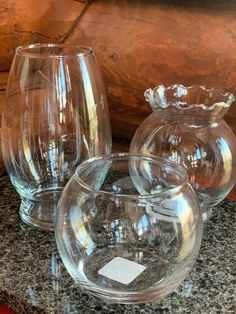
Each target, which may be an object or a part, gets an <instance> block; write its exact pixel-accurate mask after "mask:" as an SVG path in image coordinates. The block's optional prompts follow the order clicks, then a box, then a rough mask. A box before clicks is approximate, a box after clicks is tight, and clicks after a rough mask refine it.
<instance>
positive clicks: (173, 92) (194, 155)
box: [130, 85, 236, 221]
mask: <svg viewBox="0 0 236 314" xmlns="http://www.w3.org/2000/svg"><path fill="white" fill-rule="evenodd" d="M145 97H146V100H147V101H148V102H149V104H150V106H151V107H152V109H153V113H152V114H151V115H150V116H149V117H148V118H147V119H146V120H145V121H144V122H143V123H142V124H141V125H140V127H139V128H138V129H137V131H136V133H135V135H134V137H133V140H132V143H131V147H130V151H131V152H133V153H134V152H136V153H137V152H138V153H145V154H153V155H157V156H161V157H164V158H166V159H168V160H171V161H174V162H176V163H179V164H182V165H183V166H185V167H186V169H187V171H188V176H189V181H190V183H191V184H192V186H193V188H194V189H195V192H196V193H197V196H198V199H199V202H200V206H201V210H202V214H203V220H204V221H206V220H207V219H208V218H209V217H210V216H211V212H212V208H213V207H214V206H215V205H217V204H218V203H219V202H220V201H221V200H223V199H224V198H225V197H226V195H227V194H228V193H229V192H230V190H231V189H232V187H233V185H234V183H235V181H236V139H235V136H234V134H233V132H232V130H231V129H230V127H229V126H228V125H227V123H226V122H225V121H224V120H223V119H222V118H223V116H224V115H225V114H226V112H227V111H228V109H229V107H230V105H231V104H232V103H233V101H234V100H235V98H234V96H233V95H232V94H231V93H225V92H223V91H221V90H218V89H215V88H212V89H207V88H206V87H204V86H190V87H185V86H183V85H173V86H170V87H164V86H158V87H156V88H154V89H148V90H147V91H146V92H145Z"/></svg>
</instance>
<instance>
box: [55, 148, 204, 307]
mask: <svg viewBox="0 0 236 314" xmlns="http://www.w3.org/2000/svg"><path fill="white" fill-rule="evenodd" d="M55 235H56V240H57V245H58V249H59V252H60V255H61V258H62V260H63V262H64V264H65V266H66V268H67V270H68V272H69V273H70V275H71V276H72V277H73V278H74V280H75V281H76V282H77V283H78V284H79V285H80V286H82V287H83V288H85V289H87V290H88V291H90V293H92V294H94V295H96V296H97V297H100V298H102V299H106V300H108V301H113V302H118V303H139V302H148V301H152V300H156V299H159V298H161V297H163V296H165V295H167V294H168V293H170V292H171V291H173V290H174V289H175V288H176V287H177V286H178V285H179V284H180V283H181V282H182V281H183V280H184V278H185V277H186V276H187V275H188V273H189V271H190V270H191V269H192V267H193V264H194V262H195V260H196V258H197V255H198V251H199V248H200V244H201V237H202V216H201V212H200V209H199V204H198V201H197V196H196V193H195V192H194V190H193V189H192V187H191V185H190V184H189V183H188V180H187V173H186V170H185V169H184V168H183V167H182V166H180V165H177V164H175V163H172V162H169V161H167V160H165V159H163V158H157V157H152V156H144V155H132V154H111V155H105V156H101V157H97V158H92V159H90V160H88V161H85V162H84V163H82V164H81V165H80V166H79V167H78V168H77V170H76V173H75V175H74V176H73V177H72V178H71V180H70V181H69V182H68V184H67V186H66V187H65V189H64V191H63V193H62V195H61V198H60V201H59V203H58V211H57V217H56V224H55Z"/></svg>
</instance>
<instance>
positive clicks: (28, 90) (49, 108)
mask: <svg viewBox="0 0 236 314" xmlns="http://www.w3.org/2000/svg"><path fill="white" fill-rule="evenodd" d="M2 150H3V157H4V161H5V165H6V168H7V171H8V174H9V177H10V179H11V182H12V184H13V185H14V187H15V188H16V190H17V192H18V193H19V195H20V197H21V200H22V202H21V207H20V217H21V219H22V220H23V221H24V222H26V223H27V224H29V225H33V226H36V227H40V228H43V229H46V230H52V229H53V226H54V216H55V210H56V205H57V201H58V198H59V196H60V193H61V191H62V190H63V188H64V186H65V184H66V183H67V181H68V180H69V178H70V177H71V176H72V175H73V173H74V171H75V169H76V167H77V166H78V165H79V164H80V163H81V161H83V160H85V159H88V158H90V157H92V156H96V155H100V154H105V153H109V152H110V151H111V129H110V120H109V114H108V106H107V100H106V93H105V89H104V86H103V80H102V77H101V73H100V70H99V67H98V64H97V62H96V59H95V55H94V52H93V50H92V49H91V48H89V47H81V46H73V45H64V44H62V45H60V44H59V45H54V44H35V45H30V46H25V47H18V48H17V49H16V53H15V57H14V60H13V63H12V66H11V70H10V74H9V81H8V86H7V97H6V104H5V106H4V108H3V114H2Z"/></svg>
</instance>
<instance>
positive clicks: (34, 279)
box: [0, 178, 236, 314]
mask: <svg viewBox="0 0 236 314" xmlns="http://www.w3.org/2000/svg"><path fill="white" fill-rule="evenodd" d="M0 191H1V192H0V269H1V272H0V303H1V302H2V303H5V304H7V305H9V306H10V307H11V308H13V309H15V310H17V311H18V313H19V314H21V313H27V314H31V313H40V314H44V313H45V314H46V313H50V314H57V313H58V314H64V313H65V314H74V313H86V314H87V313H89V314H90V313H108V314H109V313H125V314H135V313H137V314H138V313H145V314H146V313H155V314H165V313H168V314H172V313H173V314H175V313H176V314H178V313H181V314H185V313H186V314H188V313H189V314H190V313H191V314H199V313H200V314H201V313H204V314H206V313H207V314H213V313H214V314H218V313H219V314H222V313H229V314H231V313H232V314H235V313H236V295H235V286H236V258H235V256H236V245H235V243H236V202H232V201H224V202H223V203H222V204H221V205H220V206H219V207H218V208H217V209H215V210H214V213H213V217H212V219H211V221H210V222H209V223H208V224H207V225H206V227H205V231H204V239H203V244H202V248H201V251H200V255H199V258H198V260H197V263H196V265H195V267H194V269H193V271H192V272H191V273H190V275H189V277H188V278H187V280H185V282H184V283H183V284H182V285H181V286H180V287H179V289H178V290H177V291H176V292H174V293H172V294H170V295H169V296H168V297H166V298H164V299H163V300H161V301H158V302H155V303H152V304H141V305H133V306H131V305H129V306H128V305H127V306H125V305H117V304H108V303H105V302H103V301H99V300H97V299H95V298H94V297H92V296H90V295H88V294H87V293H86V292H84V291H82V290H81V289H80V288H79V287H78V286H76V285H75V284H74V282H73V280H72V279H71V278H70V276H69V275H68V274H67V272H66V270H65V268H64V266H63V264H62V263H61V260H60V257H59V255H58V252H57V248H56V244H55V240H54V236H53V234H51V233H45V232H42V231H38V230H35V229H31V228H29V227H27V226H26V225H24V224H23V223H21V222H20V220H19V218H18V208H19V198H18V196H17V194H16V192H15V191H14V189H13V188H12V187H11V186H10V183H9V181H8V179H7V178H2V179H0Z"/></svg>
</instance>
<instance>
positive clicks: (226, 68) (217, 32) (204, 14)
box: [67, 0, 236, 139]
mask: <svg viewBox="0 0 236 314" xmlns="http://www.w3.org/2000/svg"><path fill="white" fill-rule="evenodd" d="M179 2H180V1H179ZM179 2H178V3H179ZM235 12H236V2H233V1H229V2H227V3H226V2H224V4H223V5H222V3H220V2H219V1H205V5H203V1H193V4H192V5H189V4H188V3H187V2H185V1H182V5H179V6H178V5H177V3H176V1H167V4H164V2H163V1H125V0H121V1H120V0H119V1H118V0H117V1H93V2H92V4H91V5H90V8H89V10H87V11H86V13H85V14H84V15H83V17H82V19H81V21H80V24H79V25H78V26H77V28H75V29H74V31H73V32H72V33H71V34H70V36H69V37H68V38H67V42H70V43H75V42H82V43H83V44H87V45H91V46H93V47H94V48H95V51H96V54H97V58H98V60H99V62H100V64H101V67H102V70H103V73H104V78H105V82H106V85H107V89H108V95H109V100H110V113H111V121H112V127H113V133H114V135H115V136H116V137H121V138H124V137H125V138H129V139H130V138H131V137H132V135H133V133H134V131H135V129H136V127H137V126H138V125H139V124H140V122H141V121H143V119H144V118H145V117H146V116H147V115H148V114H149V113H150V109H149V107H148V104H146V102H145V101H144V97H143V92H144V91H145V90H146V89H147V88H148V87H153V86H155V85H158V84H165V85H170V84H174V83H182V84H186V85H191V84H204V85H207V86H209V87H211V86H215V87H219V88H224V89H225V90H230V91H233V92H234V93H236V54H235V43H236V19H235ZM235 117H236V108H235V104H234V105H233V107H232V109H231V110H230V112H229V114H228V117H227V120H228V121H229V123H230V124H231V126H232V127H235V126H234V124H235V122H234V118H235Z"/></svg>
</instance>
